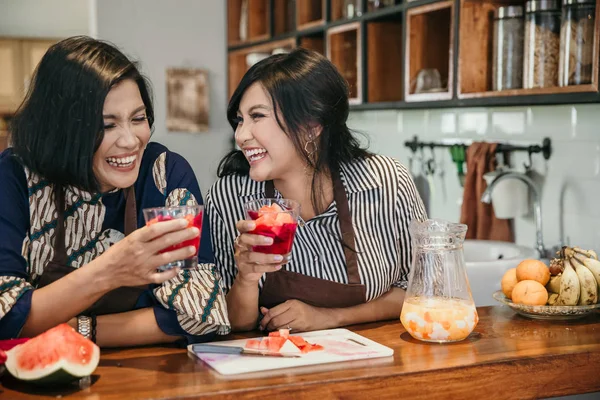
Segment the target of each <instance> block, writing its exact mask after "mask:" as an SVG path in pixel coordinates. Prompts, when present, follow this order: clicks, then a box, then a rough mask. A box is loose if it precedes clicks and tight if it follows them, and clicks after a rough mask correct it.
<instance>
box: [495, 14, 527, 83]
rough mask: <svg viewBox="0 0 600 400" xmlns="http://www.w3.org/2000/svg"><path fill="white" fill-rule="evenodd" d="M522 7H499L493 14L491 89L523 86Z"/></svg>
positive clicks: (523, 21) (523, 22)
mask: <svg viewBox="0 0 600 400" xmlns="http://www.w3.org/2000/svg"><path fill="white" fill-rule="evenodd" d="M524 24H525V20H524V19H523V7H521V6H506V7H499V8H498V9H497V10H496V12H495V14H494V41H493V61H492V90H508V89H520V88H521V87H523V33H524Z"/></svg>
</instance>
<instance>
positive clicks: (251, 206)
mask: <svg viewBox="0 0 600 400" xmlns="http://www.w3.org/2000/svg"><path fill="white" fill-rule="evenodd" d="M244 210H245V211H246V218H247V219H252V220H254V222H255V223H256V227H255V228H254V230H253V231H252V232H249V233H252V234H254V235H263V236H268V237H270V238H273V244H271V245H267V246H253V247H252V251H255V252H257V253H266V254H280V255H282V256H283V261H282V264H286V263H288V262H289V261H290V260H291V259H292V244H293V242H294V235H295V234H296V229H297V228H298V216H299V215H300V204H298V202H296V201H294V200H288V199H259V200H252V201H249V202H247V203H246V204H244Z"/></svg>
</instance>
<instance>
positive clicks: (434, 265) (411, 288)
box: [400, 219, 479, 343]
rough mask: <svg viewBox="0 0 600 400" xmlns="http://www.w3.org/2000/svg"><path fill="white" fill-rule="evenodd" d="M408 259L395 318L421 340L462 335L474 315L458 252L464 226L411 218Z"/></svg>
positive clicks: (448, 339)
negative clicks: (409, 266) (404, 288)
mask: <svg viewBox="0 0 600 400" xmlns="http://www.w3.org/2000/svg"><path fill="white" fill-rule="evenodd" d="M409 231H410V233H411V237H412V242H413V261H412V269H411V271H410V275H409V280H408V289H407V291H406V297H405V299H404V305H403V306H402V312H401V315H400V321H401V322H402V325H403V326H404V328H405V329H406V330H407V331H408V333H410V335H411V336H412V337H413V338H415V339H418V340H423V341H426V342H436V343H447V342H456V341H460V340H463V339H465V338H467V336H469V335H470V334H471V332H472V331H473V329H474V328H475V326H476V325H477V322H478V321H479V317H478V315H477V310H476V309H475V303H474V302H473V297H472V295H471V288H470V287H469V280H468V278H467V271H466V266H465V259H464V254H463V243H464V240H465V235H466V233H467V226H466V225H464V224H455V223H451V222H447V221H443V220H436V219H429V220H426V221H416V220H415V221H412V222H411V224H410V226H409Z"/></svg>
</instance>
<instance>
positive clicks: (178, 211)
mask: <svg viewBox="0 0 600 400" xmlns="http://www.w3.org/2000/svg"><path fill="white" fill-rule="evenodd" d="M203 214H204V206H201V205H193V206H179V207H155V208H146V209H144V218H145V219H146V226H150V225H152V224H155V223H157V222H161V221H170V220H172V219H175V218H185V219H187V221H188V228H191V227H193V226H195V227H196V228H198V229H199V230H200V233H202V216H203ZM200 236H201V235H199V236H197V237H195V238H193V239H190V240H186V241H183V242H181V243H178V244H175V245H173V246H170V247H167V248H166V249H163V250H161V251H160V252H159V253H166V252H167V251H173V250H177V249H181V248H183V247H187V246H194V247H195V248H196V253H195V254H194V256H193V257H190V258H187V259H185V260H178V261H173V262H171V263H169V264H165V265H161V266H160V267H159V268H158V269H159V270H161V271H166V270H168V269H171V268H175V267H179V268H196V267H197V266H198V248H199V247H200Z"/></svg>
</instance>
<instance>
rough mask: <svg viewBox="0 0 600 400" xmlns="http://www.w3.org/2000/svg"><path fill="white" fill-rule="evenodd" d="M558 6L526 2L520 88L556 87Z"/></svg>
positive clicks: (553, 0) (546, 0)
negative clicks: (521, 85) (521, 83)
mask: <svg viewBox="0 0 600 400" xmlns="http://www.w3.org/2000/svg"><path fill="white" fill-rule="evenodd" d="M560 18H561V12H560V3H559V1H558V0H531V1H528V2H527V3H525V42H524V53H523V87H525V88H527V89H530V88H543V87H552V86H557V85H558V64H559V63H558V61H559V60H558V59H559V56H560Z"/></svg>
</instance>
